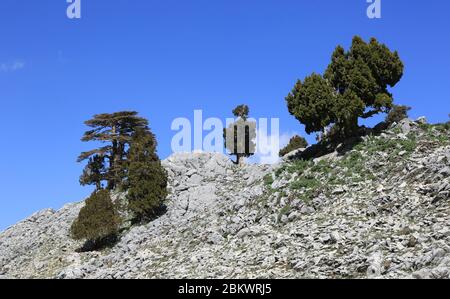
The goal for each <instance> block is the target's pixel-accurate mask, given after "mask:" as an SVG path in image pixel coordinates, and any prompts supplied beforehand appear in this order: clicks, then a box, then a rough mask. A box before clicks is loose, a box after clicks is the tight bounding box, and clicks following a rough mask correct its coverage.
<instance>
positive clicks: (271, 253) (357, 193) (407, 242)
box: [0, 119, 450, 278]
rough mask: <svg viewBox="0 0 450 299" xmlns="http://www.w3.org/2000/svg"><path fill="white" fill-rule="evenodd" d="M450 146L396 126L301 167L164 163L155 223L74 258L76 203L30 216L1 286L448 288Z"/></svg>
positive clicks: (7, 234)
mask: <svg viewBox="0 0 450 299" xmlns="http://www.w3.org/2000/svg"><path fill="white" fill-rule="evenodd" d="M449 136H450V131H449V129H448V127H445V126H441V125H429V124H426V123H425V121H424V120H423V119H420V120H418V121H411V120H408V119H405V120H403V121H401V122H400V123H399V124H396V125H395V126H392V127H391V128H390V129H388V130H386V131H385V132H383V133H381V134H380V135H375V136H365V137H362V138H361V140H360V142H359V143H358V144H356V145H355V146H354V147H353V148H352V149H350V150H349V151H348V152H346V153H344V154H340V153H338V152H332V153H330V154H328V155H326V156H322V157H319V158H316V159H313V160H311V161H302V160H289V159H285V160H283V161H282V162H281V163H280V164H277V165H272V166H270V165H256V164H254V165H253V164H252V165H245V166H241V167H240V166H237V165H234V164H233V163H232V162H231V161H230V160H229V158H227V157H226V156H224V155H221V154H213V153H180V154H174V155H172V156H171V157H169V158H167V159H166V160H164V161H163V162H162V164H163V166H164V167H165V168H166V170H167V171H168V175H169V191H170V195H169V197H168V199H167V202H166V205H167V212H166V213H165V214H164V215H162V216H161V217H159V218H158V219H156V220H154V221H152V222H150V223H148V224H146V225H141V226H133V227H130V228H128V229H127V230H126V231H124V232H123V234H122V237H121V239H120V240H119V241H118V243H117V244H116V245H115V246H113V247H111V248H107V249H105V250H103V251H100V252H77V249H79V248H80V247H81V245H82V244H81V243H80V242H76V241H73V240H72V239H71V238H70V237H69V228H70V225H71V223H72V221H73V220H74V219H75V217H76V216H77V214H78V211H79V209H80V208H81V207H82V206H83V204H84V203H83V202H78V203H71V204H67V205H65V206H64V207H63V208H62V209H60V210H58V211H54V210H51V209H46V210H42V211H39V212H37V213H35V214H33V215H32V216H30V217H29V218H27V219H25V220H23V221H21V222H19V223H17V224H16V225H14V226H12V227H10V228H8V229H6V230H5V231H3V232H0V278H367V277H377V278H378V277H384V278H411V277H414V278H450V201H449V194H450V179H449V177H450V141H449ZM288 156H289V155H288ZM113 197H114V198H115V200H121V197H123V195H121V194H119V193H115V194H114V196H113Z"/></svg>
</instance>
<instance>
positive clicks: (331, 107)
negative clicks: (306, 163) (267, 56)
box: [286, 36, 403, 137]
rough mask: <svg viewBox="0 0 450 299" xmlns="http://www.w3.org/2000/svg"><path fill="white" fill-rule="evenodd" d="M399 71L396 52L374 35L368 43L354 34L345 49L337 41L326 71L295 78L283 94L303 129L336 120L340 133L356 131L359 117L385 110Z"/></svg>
mask: <svg viewBox="0 0 450 299" xmlns="http://www.w3.org/2000/svg"><path fill="white" fill-rule="evenodd" d="M402 76H403V63H402V61H401V60H400V57H399V55H398V53H397V52H396V51H395V52H391V51H390V50H389V49H388V48H387V47H386V46H385V45H384V44H380V43H379V42H378V41H377V40H376V39H375V38H372V39H371V40H370V42H369V43H366V42H364V41H363V40H362V39H361V38H360V37H358V36H356V37H354V38H353V42H352V46H351V48H350V50H349V51H348V52H346V51H345V50H344V48H343V47H341V46H338V47H337V48H336V50H335V51H334V53H333V55H332V57H331V63H330V64H329V66H328V68H327V70H326V71H325V74H324V75H323V76H322V75H319V74H315V73H313V74H312V75H311V76H309V77H306V78H305V80H304V81H303V82H302V81H300V80H299V81H298V82H297V83H296V84H295V86H294V89H293V90H292V92H291V93H290V94H289V95H288V96H287V97H286V101H287V105H288V109H289V112H290V113H291V114H292V115H294V116H295V117H296V118H297V119H298V120H299V121H300V122H301V123H302V124H304V125H305V129H306V132H307V133H308V134H311V133H312V132H318V131H324V129H325V128H326V127H327V126H330V125H335V126H336V128H337V129H338V130H339V135H340V136H342V137H348V136H351V135H353V134H355V133H356V131H357V129H358V119H359V118H360V117H361V118H369V117H371V116H373V115H375V114H378V113H382V112H389V111H390V109H391V108H392V107H393V96H392V94H391V93H389V91H388V87H389V86H390V87H394V86H395V85H396V84H397V83H398V82H399V81H400V79H401V78H402Z"/></svg>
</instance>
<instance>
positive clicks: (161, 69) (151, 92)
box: [0, 0, 450, 230]
mask: <svg viewBox="0 0 450 299" xmlns="http://www.w3.org/2000/svg"><path fill="white" fill-rule="evenodd" d="M66 7H67V4H66V1H65V0H33V1H29V0H28V1H27V0H1V1H0V36H1V43H0V101H1V109H2V110H1V111H2V113H1V118H0V127H1V128H2V129H3V131H2V138H1V139H2V142H1V146H0V156H1V157H2V161H1V172H0V190H1V199H0V230H1V229H4V228H5V227H7V226H8V225H11V224H13V223H15V222H17V221H18V220H20V219H23V218H25V217H26V216H28V215H30V214H31V213H33V212H34V211H37V210H39V209H42V208H47V207H52V208H59V207H61V206H62V205H63V204H65V203H67V202H72V201H78V200H81V199H83V198H84V197H85V196H86V195H88V194H89V193H90V191H91V189H90V188H85V187H80V186H79V185H78V177H79V174H80V172H81V169H82V167H83V165H80V164H77V163H76V162H75V160H76V157H77V155H78V154H79V153H80V151H82V150H86V149H88V148H90V146H89V145H88V144H82V143H81V142H80V140H79V139H80V136H81V135H82V133H83V131H84V130H85V127H84V125H83V121H84V120H86V119H88V118H90V117H91V116H92V115H93V114H96V113H101V112H113V111H117V110H124V109H132V110H137V111H139V112H140V113H141V114H142V115H143V116H145V117H147V118H148V119H149V120H150V122H151V127H152V129H153V131H154V132H155V133H156V134H157V137H158V140H159V153H160V155H161V156H162V157H166V156H167V155H169V154H170V140H171V138H172V136H173V134H174V132H172V131H171V130H170V124H171V122H172V120H173V119H174V118H176V117H180V116H183V117H192V115H193V110H194V109H203V110H204V114H205V116H206V117H209V116H223V117H228V116H230V110H231V109H232V108H233V107H234V106H235V105H236V104H240V103H248V104H249V105H250V108H251V114H252V115H253V116H255V117H279V118H281V131H282V132H294V131H296V132H300V133H301V132H303V131H302V127H301V126H300V124H299V123H298V122H297V121H296V120H295V119H294V118H293V117H291V116H290V115H289V113H288V112H287V108H286V105H285V102H284V96H285V95H286V94H287V93H288V92H289V91H290V89H291V88H292V86H293V84H294V83H295V81H296V79H297V78H303V77H304V76H305V75H308V74H309V73H311V72H313V71H315V72H322V71H323V70H324V68H325V67H326V65H327V63H328V62H329V59H330V54H331V52H332V51H333V49H334V47H335V46H336V45H337V44H342V45H344V46H345V47H347V46H348V45H349V43H350V42H351V39H352V36H353V35H361V36H362V37H364V38H366V39H367V38H369V37H371V36H374V37H377V38H378V39H379V40H380V41H382V42H384V43H386V44H387V45H388V46H389V47H390V48H392V49H396V50H398V51H399V52H400V55H401V58H402V59H403V61H404V62H405V66H406V68H405V75H404V77H403V79H402V81H401V82H400V83H399V84H398V86H397V87H396V88H395V89H394V90H393V92H394V95H395V98H396V99H397V102H398V103H402V104H407V105H410V106H412V107H414V110H413V111H412V112H411V114H412V116H413V117H418V116H421V115H425V116H427V117H428V119H429V120H430V121H432V122H441V121H445V120H447V118H448V117H447V115H448V114H449V113H450V82H449V81H450V34H449V28H450V18H448V13H449V11H450V3H449V1H446V0H441V1H438V0H430V1H415V0H414V1H413V0H409V1H407V0H383V1H382V9H383V11H382V19H381V20H370V19H368V18H367V16H366V7H367V3H366V1H365V0H346V1H340V0H339V1H338V0H334V1H332V0H320V1H309V0H308V1H306V0H295V1H290V0H289V1H288V0H283V1H276V0H270V1H268V0H245V1H243V0H183V1H182V0H177V1H173V0H164V1H151V0H133V1H130V0H82V19H81V20H69V19H68V18H67V17H66ZM373 122H375V120H374V121H372V123H373Z"/></svg>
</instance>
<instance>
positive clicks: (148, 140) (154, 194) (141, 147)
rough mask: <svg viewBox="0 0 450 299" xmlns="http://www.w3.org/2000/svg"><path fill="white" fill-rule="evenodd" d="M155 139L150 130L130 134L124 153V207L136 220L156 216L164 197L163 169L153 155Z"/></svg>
mask: <svg viewBox="0 0 450 299" xmlns="http://www.w3.org/2000/svg"><path fill="white" fill-rule="evenodd" d="M156 145H157V144H156V139H155V136H154V135H153V133H151V131H150V130H144V129H140V130H138V131H136V133H135V135H134V136H133V139H132V142H131V147H130V150H129V154H128V163H129V167H128V184H127V185H128V188H129V189H128V195H127V197H128V208H129V210H130V211H131V212H132V213H133V214H134V216H135V220H136V221H142V220H146V219H151V218H153V217H155V216H157V213H158V210H159V208H160V207H161V205H162V203H163V200H164V199H165V198H166V196H167V172H166V170H165V169H164V168H163V167H162V165H161V161H160V160H159V157H158V155H157V154H156Z"/></svg>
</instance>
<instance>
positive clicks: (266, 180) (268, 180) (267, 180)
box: [264, 173, 274, 186]
mask: <svg viewBox="0 0 450 299" xmlns="http://www.w3.org/2000/svg"><path fill="white" fill-rule="evenodd" d="M273 182H274V180H273V176H272V174H271V173H269V174H267V175H266V176H264V185H265V186H270V185H272V183H273Z"/></svg>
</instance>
